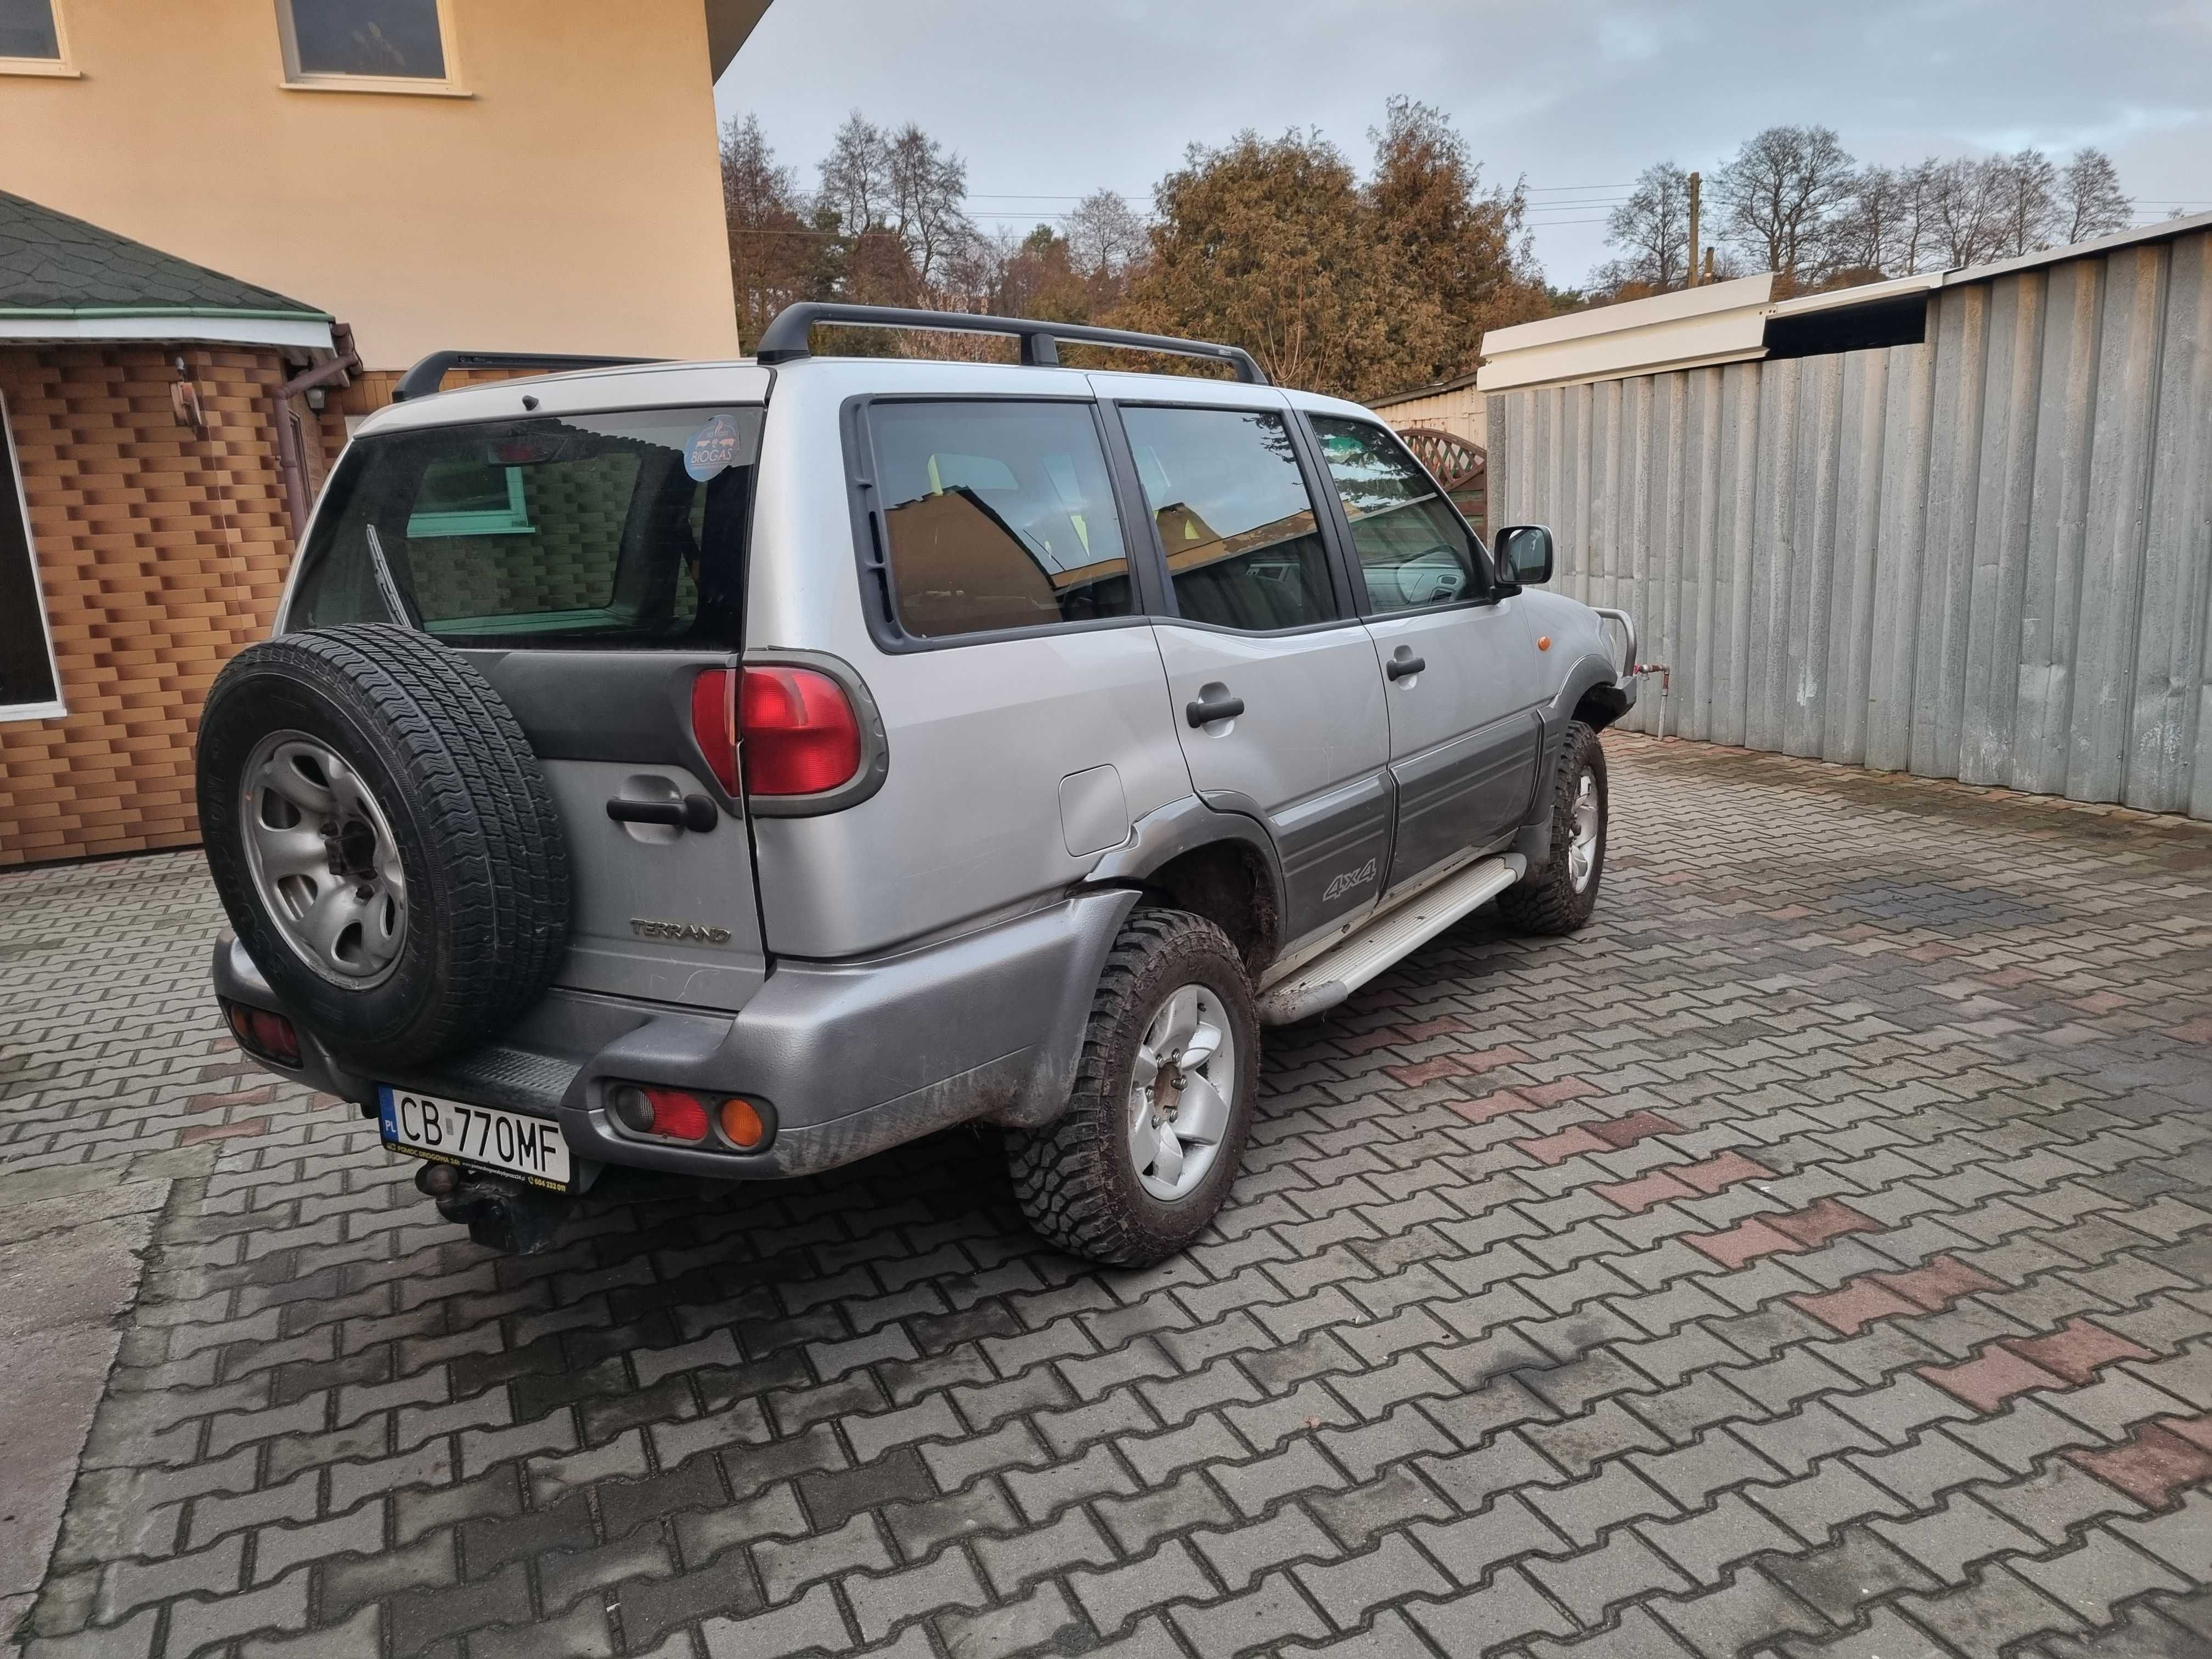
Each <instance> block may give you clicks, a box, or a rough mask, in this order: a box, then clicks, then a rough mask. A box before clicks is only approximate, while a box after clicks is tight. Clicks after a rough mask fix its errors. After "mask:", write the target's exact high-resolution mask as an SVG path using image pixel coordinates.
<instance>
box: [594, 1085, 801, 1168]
mask: <svg viewBox="0 0 2212 1659" xmlns="http://www.w3.org/2000/svg"><path fill="white" fill-rule="evenodd" d="M607 1111H608V1115H610V1116H611V1117H612V1118H613V1119H614V1121H616V1122H617V1124H619V1125H620V1126H621V1127H623V1129H624V1130H625V1131H627V1132H628V1133H630V1134H632V1135H635V1136H638V1137H640V1138H641V1139H653V1140H671V1141H678V1142H682V1143H684V1144H685V1145H688V1146H701V1147H703V1148H704V1149H705V1150H707V1151H709V1152H758V1151H760V1149H761V1148H762V1147H763V1146H766V1145H767V1144H768V1141H769V1137H770V1135H771V1134H772V1133H773V1132H774V1131H773V1125H774V1122H775V1120H774V1118H773V1116H772V1115H770V1114H769V1110H768V1109H767V1107H766V1106H765V1105H763V1104H762V1103H759V1102H757V1101H752V1100H748V1099H746V1098H745V1097H744V1096H743V1095H729V1096H718V1095H698V1094H694V1093H693V1092H691V1091H690V1090H688V1089H671V1088H665V1087H663V1086H661V1085H658V1084H652V1083H617V1084H615V1085H612V1086H611V1088H609V1089H608V1091H607Z"/></svg>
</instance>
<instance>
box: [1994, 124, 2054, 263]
mask: <svg viewBox="0 0 2212 1659" xmlns="http://www.w3.org/2000/svg"><path fill="white" fill-rule="evenodd" d="M1983 165H1984V166H1985V167H1988V168H1990V173H1991V187H1992V189H1993V191H1994V192H1995V194H1996V199H1997V203H1998V213H1999V218H2000V221H2001V224H2002V229H2001V231H2000V233H1999V234H1998V237H1997V247H1996V252H1997V255H1998V257H1999V258H2019V257H2020V256H2021V254H2023V253H2033V252H2035V251H2036V250H2037V249H2038V248H2045V247H2049V246H2051V242H2052V239H2053V237H2054V236H2055V235H2056V234H2057V228H2058V227H2057V216H2058V169H2057V168H2056V167H2052V166H2051V158H2050V157H2049V156H2047V155H2045V154H2044V153H2043V152H2042V151H2041V150H2039V149H2024V150H2021V151H2020V152H2019V153H2018V154H2017V155H2006V156H1996V157H1993V158H1991V159H1990V161H1986V162H1984V164H1983Z"/></svg>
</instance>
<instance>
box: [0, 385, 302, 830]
mask: <svg viewBox="0 0 2212 1659" xmlns="http://www.w3.org/2000/svg"><path fill="white" fill-rule="evenodd" d="M179 358H181V359H182V360H183V362H184V366H185V374H186V375H187V376H188V377H189V378H190V379H191V381H192V382H193V383H194V385H195V386H197V390H198V393H199V399H200V407H201V410H202V411H203V412H204V416H205V421H206V435H205V436H204V437H203V436H201V435H199V434H198V433H197V432H196V431H195V430H194V429H193V428H192V427H191V426H190V425H188V424H186V423H185V422H182V421H180V420H179V418H178V416H177V412H176V409H175V405H174V404H173V401H172V396H171V388H172V387H173V386H174V385H175V384H176V382H177V379H178V375H177V368H176V365H177V362H178V360H179ZM290 372H291V371H290V370H289V369H288V368H286V366H285V365H284V363H283V361H282V359H281V357H280V356H278V354H277V353H276V351H275V350H273V349H263V348H254V347H240V348H226V347H216V348H210V347H204V346H165V345H160V344H149V345H144V346H91V345H87V346H40V347H22V348H8V349H0V398H4V400H5V404H6V409H7V420H8V424H9V430H10V432H11V433H12V434H13V435H14V438H15V451H16V454H17V457H18V459H19V461H20V463H21V468H22V473H23V490H24V495H25V498H26V501H27V505H28V507H29V509H30V523H31V539H32V543H33V548H34V550H35V554H36V558H37V562H38V568H39V580H40V586H41V588H42V589H43V592H44V596H45V602H46V616H47V621H48V623H49V625H50V626H51V628H52V635H53V643H54V656H55V665H56V667H57V669H58V672H59V676H60V680H61V691H62V696H63V699H64V702H65V703H66V704H67V708H68V713H67V714H64V715H61V716H59V717H58V718H55V719H52V720H21V721H5V722H0V865H10V864H25V863H37V862H43V861H46V860H56V859H70V858H81V857H87V856H94V855H106V854H115V853H127V852H136V851H138V850H141V849H143V848H157V847H183V846H190V845H191V844H193V843H194V842H197V840H198V838H199V829H198V823H197V817H196V807H195V804H194V799H193V793H192V743H193V738H194V734H195V732H196V730H197V724H198V715H199V705H200V701H201V699H202V698H203V697H204V696H205V695H206V692H207V688H208V685H209V683H210V681H211V680H213V678H215V674H216V670H217V669H219V668H220V667H221V666H222V664H223V662H224V661H225V660H226V659H228V657H229V656H230V655H231V653H233V652H234V651H236V650H237V649H238V648H239V647H241V646H243V645H245V644H246V643H247V642H248V641H251V640H253V639H255V638H258V636H259V635H261V634H262V633H263V632H264V630H265V629H267V628H268V626H269V621H270V616H271V615H272V614H273V613H274V611H275V609H276V600H277V597H278V595H279V594H280V593H281V592H283V582H284V574H285V571H286V568H288V566H289V562H290V559H291V554H292V538H291V532H290V527H289V525H288V523H287V522H286V520H285V516H284V495H283V484H282V482H281V479H280V477H279V473H278V468H277V460H276V435H275V433H274V431H273V430H272V429H271V426H270V409H269V398H270V392H271V391H272V389H273V388H274V387H275V386H276V385H278V384H279V383H281V382H282V381H283V379H284V378H285V377H286V375H287V374H289V373H290ZM325 441H326V440H325V438H324V437H323V435H320V434H319V433H318V429H317V423H314V422H309V423H308V424H307V446H306V447H307V451H308V455H307V470H308V477H309V481H310V483H311V484H313V483H317V482H319V479H320V476H321V472H322V459H323V457H322V453H321V452H322V448H323V444H324V442H325Z"/></svg>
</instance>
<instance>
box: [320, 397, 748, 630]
mask: <svg viewBox="0 0 2212 1659" xmlns="http://www.w3.org/2000/svg"><path fill="white" fill-rule="evenodd" d="M761 420H762V411H761V410H759V409H757V408H750V409H725V410H714V409H681V410H639V411H635V412H630V413H626V414H616V415H576V416H560V417H554V418H544V417H540V418H533V419H527V420H518V421H495V422H481V423H476V424H471V425H467V426H449V427H432V428H423V429H421V430H417V431H411V432H396V433H392V434H390V435H386V436H380V437H369V438H364V439H362V440H360V441H358V442H356V444H355V445H354V446H353V447H352V448H351V449H350V450H349V451H348V453H347V455H346V459H345V461H344V463H343V465H341V466H340V467H339V469H338V471H337V473H336V475H335V476H334V477H332V478H331V485H330V490H329V493H328V495H327V496H326V498H325V501H324V503H323V507H322V510H321V511H320V512H319V513H318V514H317V515H316V520H315V530H314V535H313V538H312V539H311V541H310V542H309V544H308V546H307V551H306V553H305V555H304V563H303V566H302V574H301V580H300V586H299V589H298V592H296V593H295V596H294V598H293V601H292V610H291V612H290V617H289V623H290V625H291V626H292V627H295V628H327V627H331V626H335V625H337V624H339V623H356V622H390V621H393V620H395V619H398V620H403V621H405V622H407V623H410V624H412V625H414V626H416V627H419V628H421V629H423V630H424V631H425V632H426V633H428V634H431V635H435V636H436V637H437V638H439V639H441V640H444V641H447V643H448V644H453V645H462V646H466V645H483V646H501V645H505V646H529V645H559V646H595V645H596V646H625V647H638V646H651V645H683V646H698V647H709V648H714V649H729V648H734V647H736V646H737V645H738V643H739V638H740V635H739V617H738V609H739V605H740V602H741V599H742V597H743V587H744V538H745V533H746V524H747V520H748V518H749V516H750V505H751V498H752V489H753V475H754V469H755V464H756V463H757V461H758V460H759V459H760V433H761Z"/></svg>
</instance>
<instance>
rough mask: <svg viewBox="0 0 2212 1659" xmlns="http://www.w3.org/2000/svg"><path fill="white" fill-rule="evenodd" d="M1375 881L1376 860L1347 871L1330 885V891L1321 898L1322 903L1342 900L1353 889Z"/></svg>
mask: <svg viewBox="0 0 2212 1659" xmlns="http://www.w3.org/2000/svg"><path fill="white" fill-rule="evenodd" d="M1374 879H1375V860H1373V859H1370V860H1367V862H1366V863H1364V864H1363V865H1361V866H1359V867H1358V869H1357V870H1346V872H1344V873H1343V874H1342V875H1340V876H1339V877H1338V878H1336V879H1335V880H1334V881H1332V882H1331V883H1329V884H1328V890H1326V891H1324V892H1323V893H1322V896H1321V902H1322V903H1323V904H1328V903H1329V902H1333V901H1334V900H1336V899H1340V898H1342V897H1343V896H1345V895H1346V893H1348V892H1350V891H1351V890H1352V889H1353V888H1355V887H1364V886H1365V885H1366V884H1368V883H1369V882H1370V881H1372V880H1374Z"/></svg>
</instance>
